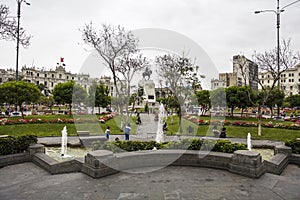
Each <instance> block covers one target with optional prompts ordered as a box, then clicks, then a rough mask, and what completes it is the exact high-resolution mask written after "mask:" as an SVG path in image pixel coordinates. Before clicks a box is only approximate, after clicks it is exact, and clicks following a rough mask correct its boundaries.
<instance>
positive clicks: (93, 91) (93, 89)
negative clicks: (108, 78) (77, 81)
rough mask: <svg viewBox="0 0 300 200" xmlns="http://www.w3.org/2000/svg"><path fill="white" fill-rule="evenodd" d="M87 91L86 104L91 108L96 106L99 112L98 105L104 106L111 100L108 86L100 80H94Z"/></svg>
mask: <svg viewBox="0 0 300 200" xmlns="http://www.w3.org/2000/svg"><path fill="white" fill-rule="evenodd" d="M88 93H89V95H88V97H87V105H88V106H90V107H92V108H94V107H98V108H99V113H100V107H102V108H106V107H107V106H108V105H109V104H110V102H111V97H110V96H109V88H108V86H107V85H106V84H105V83H104V82H102V81H101V82H100V83H99V84H97V82H96V81H94V82H93V83H92V85H91V86H90V87H89V92H88ZM92 110H94V109H92Z"/></svg>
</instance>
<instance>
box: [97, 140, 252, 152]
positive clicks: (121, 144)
mask: <svg viewBox="0 0 300 200" xmlns="http://www.w3.org/2000/svg"><path fill="white" fill-rule="evenodd" d="M154 147H155V148H156V149H187V150H198V151H199V150H203V151H209V150H212V151H217V152H224V153H233V152H234V151H237V150H246V149H247V147H246V145H245V144H239V143H232V142H231V141H227V140H219V141H215V140H203V139H197V138H188V139H183V140H181V141H179V142H175V141H171V142H165V143H157V142H155V141H147V142H142V141H114V142H95V143H93V150H100V149H103V150H109V151H112V152H115V153H117V152H124V151H141V150H152V149H154Z"/></svg>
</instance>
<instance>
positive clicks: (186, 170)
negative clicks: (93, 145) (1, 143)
mask: <svg viewBox="0 0 300 200" xmlns="http://www.w3.org/2000/svg"><path fill="white" fill-rule="evenodd" d="M0 180H1V182H0V199H1V200H6V199H7V200H12V199H16V200H18V199H20V200H21V199H22V200H26V199H28V200H35V199H36V200H42V199H49V200H51V199H56V200H58V199H66V200H68V199H72V200H73V199H75V200H76V199H78V200H79V199H80V200H82V199H97V200H98V199H100V200H102V199H103V200H106V199H111V200H112V199H118V200H132V199H137V200H139V199H153V200H160V199H162V200H163V199H165V200H177V199H205V200H207V199H220V200H226V199H230V200H235V199H242V200H243V199H246V200H248V199H255V200H260V199H262V200H263V199H272V200H273V199H274V200H277V199H278V200H282V199H287V200H293V199H295V200H296V199H299V197H300V190H299V188H300V181H299V180H300V168H299V167H298V166H295V165H289V166H288V167H287V168H286V169H285V171H284V172H283V173H282V175H281V176H277V175H273V174H265V175H263V176H262V177H261V178H259V179H251V178H247V177H243V176H239V175H236V174H232V173H229V172H227V171H222V170H215V169H207V168H196V167H174V166H172V167H166V168H164V169H160V170H158V171H153V172H149V173H125V172H120V173H118V174H115V175H111V176H107V177H104V178H101V179H93V178H91V177H89V176H87V175H85V174H83V173H70V174H60V175H50V174H49V173H48V172H46V171H44V170H43V169H41V168H39V167H37V166H36V165H34V164H33V163H23V164H17V165H12V166H7V167H3V168H1V169H0Z"/></svg>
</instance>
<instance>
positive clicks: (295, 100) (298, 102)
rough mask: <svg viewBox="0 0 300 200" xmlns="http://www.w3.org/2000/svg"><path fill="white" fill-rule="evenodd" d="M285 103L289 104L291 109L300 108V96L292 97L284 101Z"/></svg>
mask: <svg viewBox="0 0 300 200" xmlns="http://www.w3.org/2000/svg"><path fill="white" fill-rule="evenodd" d="M284 101H285V102H287V103H288V104H289V106H290V107H292V108H293V107H297V106H300V95H299V94H295V95H290V96H288V97H286V98H285V99H284Z"/></svg>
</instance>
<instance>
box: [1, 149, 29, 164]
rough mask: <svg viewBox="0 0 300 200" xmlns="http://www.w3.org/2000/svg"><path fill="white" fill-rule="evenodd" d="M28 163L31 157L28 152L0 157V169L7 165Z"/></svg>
mask: <svg viewBox="0 0 300 200" xmlns="http://www.w3.org/2000/svg"><path fill="white" fill-rule="evenodd" d="M30 161H31V157H30V155H29V153H28V152H25V153H18V154H12V155H5V156H0V167H5V166H7V165H15V164H19V163H23V162H30Z"/></svg>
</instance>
